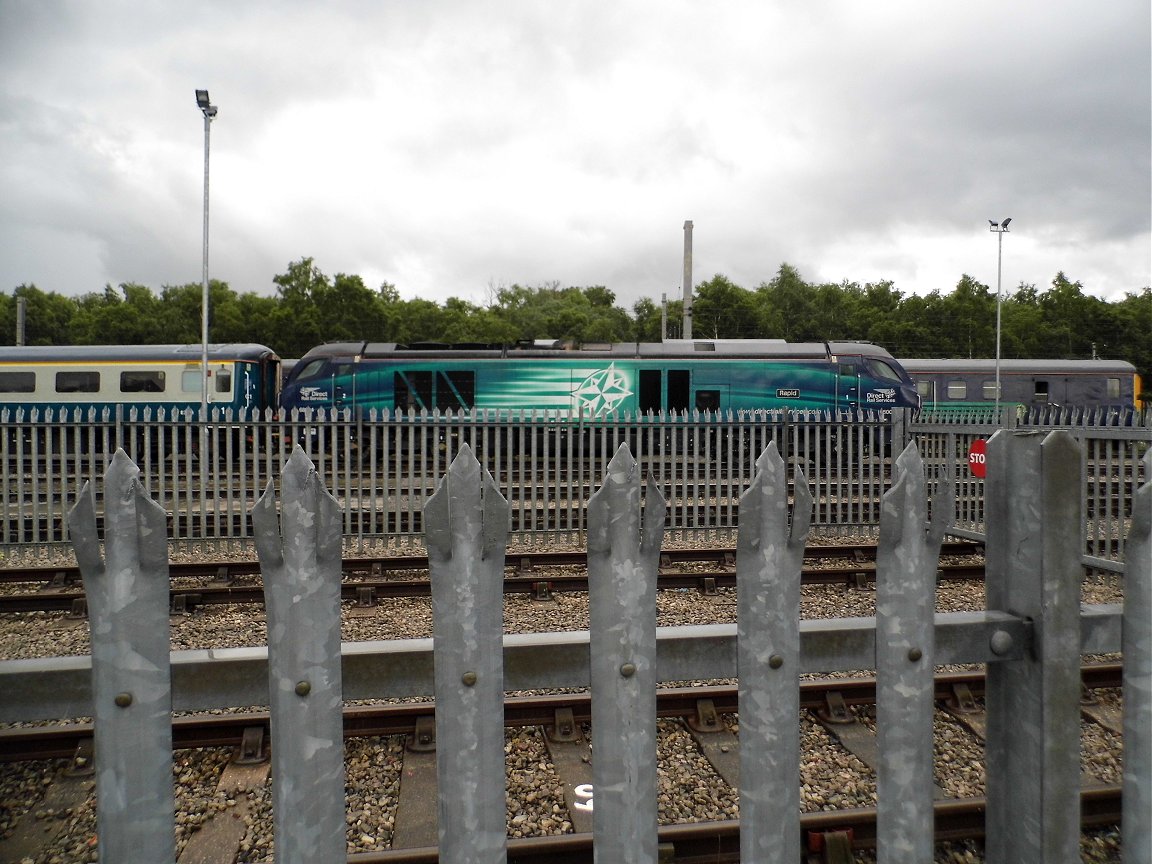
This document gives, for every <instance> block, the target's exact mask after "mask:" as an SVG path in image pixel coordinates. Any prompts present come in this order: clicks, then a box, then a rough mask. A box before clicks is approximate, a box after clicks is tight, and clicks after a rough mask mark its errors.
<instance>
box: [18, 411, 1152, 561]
mask: <svg viewBox="0 0 1152 864" xmlns="http://www.w3.org/2000/svg"><path fill="white" fill-rule="evenodd" d="M1064 419H1067V418H1064ZM1104 419H1108V418H1107V417H1106V418H1104ZM1014 422H1015V421H1014ZM1020 422H1021V423H1022V422H1023V421H1020ZM998 428H1002V427H1001V426H1000V425H998V424H996V423H995V422H989V418H988V417H978V416H972V417H950V418H949V419H948V421H947V422H943V421H942V420H940V418H933V417H931V416H927V415H925V416H923V417H920V418H916V419H913V418H912V417H910V416H909V415H908V414H906V413H905V412H896V413H895V414H893V415H889V416H880V415H878V414H869V415H859V416H857V415H853V416H844V417H841V416H832V415H828V414H823V413H819V412H816V413H769V412H759V413H740V414H732V413H722V414H667V415H665V414H656V415H645V416H641V417H628V416H622V417H616V416H612V417H606V418H599V419H588V418H575V419H573V418H572V417H570V416H568V415H566V414H560V413H547V412H507V411H504V412H489V411H473V412H469V413H466V414H460V415H453V414H451V413H448V414H444V415H441V414H440V413H438V412H432V413H422V414H416V413H406V414H389V413H387V412H385V413H383V414H374V413H371V412H370V413H368V414H363V415H354V414H353V413H352V412H335V413H333V414H325V413H324V412H300V413H296V414H293V415H292V417H290V418H287V419H285V418H283V417H281V416H279V415H275V414H273V413H272V412H264V413H262V414H252V415H249V414H243V415H236V414H232V413H230V412H229V413H220V412H214V413H213V418H212V422H211V423H210V424H207V425H201V424H199V423H198V422H196V421H195V420H194V419H193V418H192V417H191V416H188V415H187V413H185V414H178V415H175V416H172V415H165V414H164V413H163V412H159V413H157V414H151V413H149V412H140V413H136V412H128V413H124V412H118V413H117V412H104V413H101V414H95V413H81V412H78V411H70V410H67V409H63V410H59V411H57V410H54V409H51V408H46V409H45V410H44V411H43V412H31V413H29V414H27V415H25V414H23V413H11V412H7V411H0V462H2V463H3V465H4V467H5V470H4V472H3V474H2V475H0V551H3V552H4V553H5V555H6V558H7V559H8V560H9V561H18V560H19V558H20V556H21V555H22V554H30V555H36V554H39V551H40V550H41V549H43V547H53V546H55V547H57V549H58V550H61V551H65V552H67V551H70V547H69V545H68V539H69V534H68V520H67V512H68V509H69V508H70V507H71V506H72V504H73V503H74V502H75V500H76V496H77V495H78V494H79V491H80V489H81V488H82V486H83V484H84V483H85V482H92V481H94V480H95V479H97V478H98V477H99V476H100V474H101V473H102V472H103V471H104V469H105V468H106V466H107V464H108V459H109V458H110V457H111V454H112V453H114V452H115V451H116V449H117V448H122V449H123V450H124V451H125V452H126V453H127V454H128V455H129V456H130V457H131V458H132V460H133V462H134V463H135V464H136V465H137V466H138V467H139V469H140V471H141V473H142V477H143V479H144V482H145V483H146V484H147V485H148V488H149V489H150V490H151V492H152V494H153V496H154V498H155V500H156V502H157V503H158V504H159V505H160V506H161V507H163V509H164V511H165V514H166V519H167V522H168V524H169V536H170V538H171V540H172V542H173V543H174V544H176V545H177V546H178V547H179V546H185V547H190V548H192V549H194V550H201V549H204V548H207V549H208V550H209V551H222V552H229V551H239V550H241V549H248V548H251V547H252V545H253V542H254V537H255V529H254V526H253V524H252V519H251V516H250V515H249V511H250V510H251V508H252V505H253V503H254V502H255V501H256V499H257V498H258V497H259V496H260V495H262V494H263V492H264V490H265V488H266V486H267V484H268V483H269V482H271V483H273V484H277V483H279V482H280V480H279V471H280V466H281V465H283V463H284V462H285V460H286V459H287V458H288V456H289V454H290V453H291V452H292V449H293V447H295V446H300V447H301V448H302V449H303V450H304V452H305V454H306V455H307V456H308V457H309V458H310V459H311V460H312V462H313V464H314V465H315V467H316V471H317V473H318V474H319V476H320V477H321V478H322V479H323V481H324V483H325V486H326V488H327V489H328V490H329V491H330V492H331V494H332V495H334V496H335V497H336V499H337V501H338V502H339V504H340V507H341V536H342V538H343V543H344V547H345V549H346V550H349V551H354V550H375V549H378V548H381V547H405V546H417V545H421V544H423V538H424V531H423V519H424V505H425V503H426V502H427V500H428V498H429V496H430V495H431V494H432V493H433V491H434V490H435V487H436V483H437V482H438V480H439V478H440V477H441V476H442V475H443V473H444V471H446V470H447V467H448V465H449V464H450V463H451V462H452V460H453V459H454V458H455V456H456V454H457V453H458V452H459V451H460V449H461V447H463V446H464V445H467V446H468V447H469V449H470V450H471V452H472V453H473V455H474V456H475V457H476V458H477V460H478V461H479V462H480V464H481V465H482V466H483V467H484V469H485V470H487V471H488V472H489V473H490V474H491V475H492V477H493V480H494V482H495V483H496V486H497V488H498V489H499V490H500V492H501V494H502V495H503V496H504V497H505V498H506V499H507V500H508V502H509V530H510V533H511V535H512V537H513V539H514V540H515V541H516V542H518V543H522V544H524V543H526V544H531V543H534V542H538V541H542V540H548V541H551V540H553V539H555V538H556V537H558V536H559V537H560V538H562V539H564V540H566V541H568V542H575V543H583V542H585V541H586V538H587V535H588V531H589V521H588V520H589V517H588V509H587V505H588V502H589V500H590V498H591V495H592V492H593V489H594V488H595V485H596V483H597V482H598V481H599V478H600V477H601V476H602V475H603V472H604V469H605V467H606V465H607V464H608V462H609V460H610V459H611V458H612V455H613V454H614V453H615V452H616V449H617V448H618V447H619V446H620V445H621V444H627V445H628V446H629V449H630V451H631V452H632V454H633V456H634V458H635V459H636V460H637V462H638V463H639V465H640V469H641V470H642V471H643V472H645V474H646V475H648V476H651V477H652V478H653V482H654V483H655V484H656V485H657V487H658V488H659V490H660V492H661V494H662V495H663V497H664V499H665V501H666V502H667V512H666V518H665V527H666V531H667V532H668V537H669V539H673V540H685V539H691V540H697V541H709V540H715V541H717V542H731V540H732V538H733V537H734V536H735V531H736V529H737V527H738V525H739V510H740V494H741V492H742V491H743V490H744V489H745V488H746V487H747V485H748V484H749V483H750V482H751V479H752V476H753V474H754V473H755V470H756V464H755V460H756V458H757V457H758V455H759V454H760V453H761V452H762V450H763V449H764V447H765V446H767V444H768V443H769V442H773V443H775V445H776V448H777V451H778V453H779V454H780V457H781V458H782V459H783V460H784V462H785V464H786V465H787V466H789V467H790V468H798V469H799V468H802V469H803V470H804V472H805V476H806V478H807V482H808V483H809V485H810V487H811V490H812V495H813V511H812V529H811V530H812V532H813V533H814V534H848V533H862V532H863V533H869V532H874V531H876V530H877V527H878V525H879V518H880V500H881V495H882V494H883V493H884V492H885V491H886V490H887V489H889V488H890V487H891V485H892V480H893V476H892V462H893V457H894V455H896V454H898V453H899V452H900V451H901V449H902V448H903V447H904V446H905V445H906V444H907V443H908V442H909V441H913V440H914V441H916V443H917V446H918V448H919V449H920V452H921V453H922V456H923V459H924V461H925V467H926V471H927V474H928V478H929V483H930V485H931V487H932V489H933V490H934V491H935V490H937V489H940V488H942V487H943V486H945V485H949V486H951V487H952V488H953V490H954V494H953V496H952V498H953V501H954V505H953V506H954V522H955V529H954V530H955V532H956V533H959V534H962V535H965V536H971V537H977V538H979V537H982V536H983V534H984V531H985V518H984V480H983V478H981V477H978V476H976V475H975V474H974V473H973V472H972V471H971V470H970V468H969V464H970V463H969V452H970V450H971V448H972V445H973V443H974V442H977V441H983V440H986V439H987V438H989V437H990V436H991V435H992V434H993V433H994V432H995V431H996V430H997V429H998ZM1019 428H1042V427H1037V426H1023V425H1022V426H1020V427H1019ZM1061 428H1067V429H1068V430H1069V431H1070V432H1071V433H1072V434H1073V435H1074V436H1075V437H1076V438H1077V440H1079V441H1081V442H1083V444H1084V449H1083V451H1082V452H1081V455H1080V459H1081V475H1082V483H1081V487H1080V491H1079V495H1080V498H1081V502H1082V507H1083V510H1084V513H1085V525H1084V527H1083V528H1082V531H1083V534H1084V538H1085V556H1086V563H1089V564H1095V565H1096V566H1099V567H1100V568H1101V569H1112V570H1116V569H1118V568H1119V567H1121V566H1122V561H1123V544H1124V539H1125V536H1126V534H1127V531H1128V524H1129V521H1130V508H1131V500H1132V495H1133V493H1134V492H1135V489H1136V488H1137V486H1138V485H1139V484H1140V483H1141V482H1142V481H1143V480H1144V479H1145V475H1144V474H1143V473H1142V472H1143V469H1142V468H1141V467H1140V465H1141V463H1140V457H1141V456H1142V454H1143V453H1144V452H1145V451H1146V450H1147V448H1148V447H1149V444H1150V443H1152V429H1150V428H1148V427H1147V426H1144V425H1138V424H1137V425H1125V426H1119V425H1116V424H1115V423H1113V424H1112V425H1098V426H1087V425H1082V426H1067V427H1061ZM96 505H97V510H98V511H99V510H100V508H101V507H102V506H103V502H102V499H100V498H99V497H98V498H97V501H96Z"/></svg>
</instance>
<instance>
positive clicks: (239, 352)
mask: <svg viewBox="0 0 1152 864" xmlns="http://www.w3.org/2000/svg"><path fill="white" fill-rule="evenodd" d="M203 351H204V346H203V345H200V344H195V345H15V346H14V345H7V346H3V347H0V363H62V362H68V363H77V362H80V363H83V362H95V361H101V362H104V363H116V362H128V363H141V362H147V361H150V360H162V361H166V362H178V363H181V362H182V363H199V362H200V358H201V357H202V355H203ZM266 357H268V358H276V354H275V352H273V351H272V349H271V348H268V347H266V346H264V345H256V344H251V343H220V344H210V345H209V346H208V359H209V360H260V359H263V358H266Z"/></svg>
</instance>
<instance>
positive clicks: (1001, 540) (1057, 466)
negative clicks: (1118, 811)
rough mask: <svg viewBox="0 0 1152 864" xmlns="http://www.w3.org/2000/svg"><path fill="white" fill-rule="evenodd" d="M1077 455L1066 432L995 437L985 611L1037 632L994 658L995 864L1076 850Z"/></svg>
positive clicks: (988, 486) (989, 825)
mask: <svg viewBox="0 0 1152 864" xmlns="http://www.w3.org/2000/svg"><path fill="white" fill-rule="evenodd" d="M1080 456H1081V445H1080V444H1079V443H1077V441H1076V440H1075V439H1074V438H1073V437H1072V435H1071V434H1070V433H1069V432H1066V431H1057V432H1052V433H1050V434H1047V435H1045V434H1043V433H1039V432H1010V431H1005V430H1001V431H999V432H997V433H996V434H995V435H993V436H992V439H991V440H990V441H989V442H988V473H987V477H986V481H985V485H984V491H985V500H986V502H987V503H986V505H985V513H986V522H987V525H988V538H987V545H986V549H987V552H986V560H987V575H986V577H985V592H986V594H987V608H988V609H989V611H1000V612H1009V613H1011V614H1013V615H1017V616H1020V617H1024V618H1030V619H1031V620H1032V634H1033V635H1032V644H1031V645H1030V646H1028V651H1027V652H1026V654H1025V656H1024V657H1023V658H1022V659H1019V660H1006V661H1001V662H995V663H989V664H988V677H987V687H986V699H985V703H986V707H987V712H988V720H987V743H986V746H985V751H984V752H985V762H986V765H987V773H986V776H987V790H988V792H987V796H988V810H987V815H986V816H985V825H986V831H987V837H986V840H985V854H986V855H987V858H988V862H989V864H1017V862H1021V861H1028V862H1032V864H1057V862H1060V864H1063V862H1067V861H1074V860H1076V859H1077V858H1078V857H1079V844H1080V583H1081V580H1082V578H1083V567H1082V565H1081V563H1080V562H1081V556H1082V555H1083V551H1084V549H1083V544H1084V513H1083V504H1082V502H1081V488H1082V481H1081V477H1080V463H1081V459H1080ZM1001 635H1002V634H997V635H996V636H994V637H993V641H992V644H991V648H992V651H993V653H997V651H998V642H1000V641H1001V640H999V639H998V638H997V637H999V636H1001ZM1009 641H1010V640H1009ZM999 647H1000V648H1003V647H1004V646H1003V645H1002V644H1001V645H1000V646H999Z"/></svg>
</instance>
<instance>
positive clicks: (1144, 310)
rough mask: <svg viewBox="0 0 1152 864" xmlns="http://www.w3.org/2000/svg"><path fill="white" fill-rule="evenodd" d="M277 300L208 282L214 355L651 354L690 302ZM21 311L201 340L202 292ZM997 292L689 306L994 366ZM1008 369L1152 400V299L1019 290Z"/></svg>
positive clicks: (556, 289) (130, 339) (723, 290)
mask: <svg viewBox="0 0 1152 864" xmlns="http://www.w3.org/2000/svg"><path fill="white" fill-rule="evenodd" d="M273 282H274V284H275V286H276V290H275V293H274V294H273V295H264V294H256V293H253V292H245V293H239V292H237V291H235V290H233V289H232V288H231V287H230V286H229V285H228V283H227V282H222V281H219V280H212V281H211V282H210V284H209V295H210V302H209V310H210V319H209V334H210V335H209V338H210V340H211V341H212V342H256V343H259V344H263V345H267V346H268V347H270V348H272V349H273V350H275V351H276V352H277V353H278V354H279V355H280V356H281V357H300V356H301V355H303V354H304V352H306V351H307V350H308V349H309V348H311V347H313V346H314V345H318V344H320V343H322V342H330V341H340V340H358V339H368V340H372V341H379V342H400V343H411V342H450V343H459V342H475V343H504V344H507V343H513V342H517V341H520V340H534V339H561V340H567V341H571V342H573V343H578V344H586V343H589V342H626V341H643V342H657V341H660V338H661V329H662V321H663V320H664V319H665V318H666V321H667V335H668V337H669V338H677V337H679V336H680V335H681V327H682V317H683V306H682V302H681V301H680V300H675V301H673V302H670V303H668V305H667V310H666V313H665V311H664V310H662V309H661V307H660V304H659V303H658V302H657V301H655V300H652V299H650V298H643V299H641V300H639V301H637V302H636V303H635V304H633V306H632V309H631V311H627V310H625V309H622V308H620V307H619V306H618V305H617V304H616V295H615V294H614V293H613V292H612V291H611V290H609V289H608V288H606V287H605V286H603V285H592V286H586V287H565V286H561V285H560V284H559V283H551V284H546V285H539V286H534V287H533V286H524V285H518V284H513V285H510V286H499V287H493V288H492V289H491V290H490V292H489V295H490V296H489V299H488V302H487V304H486V305H479V304H476V303H472V302H469V301H466V300H461V299H459V298H455V297H452V298H449V299H447V300H445V301H444V302H443V303H437V302H434V301H431V300H427V299H422V298H415V299H411V300H404V299H402V298H401V297H400V294H399V292H398V290H397V289H396V287H395V286H394V285H391V284H389V283H384V284H383V285H381V286H380V287H379V288H378V289H372V288H369V287H368V286H367V285H366V284H365V283H364V280H363V279H362V278H361V277H360V276H356V275H349V274H344V273H337V274H336V275H335V276H331V277H330V276H328V275H326V274H324V273H323V272H321V271H320V269H319V268H318V267H317V266H316V264H315V262H314V261H313V259H311V258H302V259H300V260H299V261H295V262H292V263H291V264H289V265H288V269H287V271H286V272H285V273H282V274H280V275H278V276H276V277H275V278H274V279H273ZM18 298H23V300H24V304H25V327H24V334H25V335H24V342H25V344H28V345H130V344H149V343H198V342H199V341H200V338H201V299H202V285H201V284H200V283H198V282H197V283H189V284H186V285H177V286H165V287H163V288H161V289H160V292H159V293H156V292H154V291H153V290H152V289H151V288H149V287H147V286H144V285H139V284H135V283H124V284H121V285H119V286H118V287H115V288H114V287H112V286H111V285H109V286H106V287H105V288H104V290H103V291H98V292H92V293H89V294H84V295H82V296H79V297H70V296H64V295H60V294H57V293H54V292H45V291H42V290H40V289H39V288H37V287H36V286H35V285H31V284H25V285H21V286H19V287H18V288H16V289H15V290H14V291H13V292H12V293H11V294H8V293H4V292H0V344H4V345H13V344H15V342H16V326H17V325H16V314H17V313H16V306H17V299H18ZM996 305H997V302H996V292H995V291H994V290H992V289H990V288H989V287H988V286H987V285H984V284H982V283H980V282H978V281H976V280H975V279H973V278H972V277H970V276H967V275H964V276H962V277H961V278H960V281H959V282H958V283H957V284H956V287H955V288H954V289H953V290H952V291H951V292H949V293H947V294H943V293H941V292H939V291H933V292H932V293H931V294H927V295H924V296H919V295H907V296H906V295H904V294H903V293H902V292H900V291H899V290H898V289H897V288H896V287H895V285H894V284H893V283H892V282H890V281H880V282H874V283H873V282H869V283H865V284H863V285H861V284H859V283H857V282H849V281H844V282H840V283H821V284H814V283H810V282H807V281H805V280H804V279H803V278H802V277H801V275H800V273H799V272H798V271H797V270H796V268H794V267H792V266H791V265H789V264H782V265H781V266H780V268H779V270H778V271H777V272H776V274H775V275H774V276H773V277H772V278H771V279H769V280H768V281H765V282H761V283H760V284H759V285H757V286H756V287H755V288H744V287H742V286H740V285H737V284H735V283H734V282H732V281H731V280H730V279H728V278H727V277H725V276H723V275H719V274H718V275H716V276H713V277H712V278H711V279H709V280H707V281H705V282H701V283H699V284H697V285H696V286H695V288H694V291H693V300H692V321H693V324H692V334H693V336H694V337H696V338H717V339H787V340H788V341H790V342H811V341H821V340H825V339H827V340H867V341H869V342H875V343H877V344H880V345H883V346H884V347H885V348H887V349H888V350H889V351H890V352H891V353H892V354H893V355H894V356H896V357H940V358H948V357H993V356H995V351H996ZM1000 315H1001V328H1000V329H1001V357H1003V358H1005V359H1008V358H1014V357H1028V358H1054V359H1070V360H1071V359H1087V358H1091V357H1104V358H1109V359H1117V360H1127V361H1128V362H1130V363H1132V364H1133V365H1135V366H1136V368H1137V369H1138V370H1139V372H1140V373H1141V375H1142V376H1143V377H1144V380H1145V382H1146V387H1145V389H1152V289H1150V288H1149V287H1147V286H1146V287H1144V288H1143V289H1141V290H1139V291H1135V292H1128V293H1126V294H1125V296H1124V298H1123V299H1122V300H1119V301H1114V302H1109V301H1106V300H1101V299H1099V298H1096V297H1093V296H1090V295H1087V294H1085V293H1084V286H1083V285H1082V284H1081V283H1080V282H1074V281H1071V280H1070V279H1068V278H1067V277H1066V276H1065V275H1064V274H1063V273H1057V274H1056V276H1055V278H1054V279H1053V280H1052V283H1051V285H1050V286H1048V287H1047V288H1044V289H1038V288H1037V287H1036V286H1035V285H1030V284H1024V283H1021V284H1020V285H1019V286H1018V287H1017V288H1016V289H1015V290H1013V291H1006V292H1004V294H1003V295H1002V298H1001V304H1000Z"/></svg>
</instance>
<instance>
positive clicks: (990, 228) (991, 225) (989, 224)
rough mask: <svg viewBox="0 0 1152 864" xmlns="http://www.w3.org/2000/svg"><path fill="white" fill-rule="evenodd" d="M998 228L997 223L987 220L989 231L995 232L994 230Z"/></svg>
mask: <svg viewBox="0 0 1152 864" xmlns="http://www.w3.org/2000/svg"><path fill="white" fill-rule="evenodd" d="M999 227H1000V225H999V223H997V222H993V221H992V220H991V219H989V220H988V228H989V230H992V231H995V230H996V229H997V228H999Z"/></svg>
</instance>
